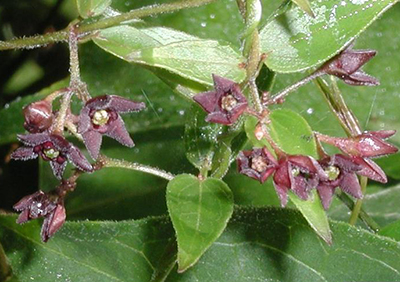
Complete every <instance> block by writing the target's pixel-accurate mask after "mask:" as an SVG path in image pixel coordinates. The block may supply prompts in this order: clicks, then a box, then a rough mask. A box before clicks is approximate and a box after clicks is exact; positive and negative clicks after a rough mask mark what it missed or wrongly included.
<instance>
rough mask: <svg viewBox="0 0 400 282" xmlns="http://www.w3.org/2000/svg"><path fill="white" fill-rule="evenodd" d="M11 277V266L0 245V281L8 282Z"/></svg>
mask: <svg viewBox="0 0 400 282" xmlns="http://www.w3.org/2000/svg"><path fill="white" fill-rule="evenodd" d="M10 277H11V266H10V265H9V261H8V258H7V257H6V254H5V252H4V248H3V246H2V245H1V244H0V281H9V280H8V279H9V278H10Z"/></svg>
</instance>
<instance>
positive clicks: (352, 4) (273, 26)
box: [260, 0, 396, 73]
mask: <svg viewBox="0 0 400 282" xmlns="http://www.w3.org/2000/svg"><path fill="white" fill-rule="evenodd" d="M394 3H396V0H382V1H373V2H371V1H353V0H343V1H340V2H338V1H336V0H327V1H312V2H311V8H312V10H313V11H314V13H315V18H314V19H313V18H310V17H309V16H308V15H306V14H304V12H303V11H302V10H301V9H300V8H299V7H292V8H291V9H290V10H288V11H287V12H286V13H284V14H278V15H277V16H276V17H275V18H274V19H273V20H271V21H270V22H268V23H267V24H266V25H265V27H264V28H263V29H262V30H261V32H260V37H261V49H262V50H263V52H265V53H269V56H268V58H267V60H266V64H267V66H268V67H269V68H271V69H272V70H274V71H276V72H284V73H287V72H298V71H301V70H305V69H309V68H312V67H314V66H317V65H319V64H321V63H323V62H325V61H326V60H328V59H329V58H331V57H333V56H334V55H335V54H337V53H338V52H339V51H340V50H342V49H343V48H345V46H346V45H348V44H349V43H350V42H351V41H352V40H353V39H354V38H355V37H357V36H358V35H359V34H360V33H361V32H362V31H364V30H365V29H366V28H367V27H368V26H369V25H370V24H371V23H372V22H374V21H375V20H376V19H377V18H378V17H379V16H380V15H381V14H382V13H383V12H384V11H386V10H387V9H389V8H390V7H391V6H392V5H393V4H394Z"/></svg>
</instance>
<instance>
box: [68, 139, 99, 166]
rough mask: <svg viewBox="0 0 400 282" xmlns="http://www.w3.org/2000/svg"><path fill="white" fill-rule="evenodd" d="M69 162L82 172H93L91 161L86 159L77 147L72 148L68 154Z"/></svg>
mask: <svg viewBox="0 0 400 282" xmlns="http://www.w3.org/2000/svg"><path fill="white" fill-rule="evenodd" d="M67 157H68V160H69V161H70V162H71V163H72V164H73V165H74V166H75V167H77V168H79V169H80V170H82V171H87V172H92V171H93V167H92V165H91V164H90V163H89V161H88V160H87V159H86V158H85V156H84V155H83V154H82V152H81V151H80V150H79V149H78V148H77V147H75V146H73V145H72V146H71V149H70V150H69V152H68V154H67Z"/></svg>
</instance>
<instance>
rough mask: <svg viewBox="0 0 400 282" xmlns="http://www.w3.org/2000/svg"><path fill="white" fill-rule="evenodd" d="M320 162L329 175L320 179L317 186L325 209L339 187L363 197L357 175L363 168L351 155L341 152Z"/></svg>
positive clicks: (358, 197)
mask: <svg viewBox="0 0 400 282" xmlns="http://www.w3.org/2000/svg"><path fill="white" fill-rule="evenodd" d="M319 163H320V165H321V166H322V168H323V169H324V170H325V173H326V174H327V176H328V179H325V180H323V181H320V182H319V184H318V186H317V190H318V194H319V197H320V198H321V202H322V205H323V206H324V208H325V209H328V208H329V206H330V204H331V201H332V197H333V194H334V192H335V189H336V188H337V187H340V189H342V190H343V191H344V192H346V193H347V194H350V195H351V196H353V197H355V198H357V199H360V198H362V196H363V195H362V192H361V186H360V183H359V182H358V178H357V175H356V173H358V172H359V171H360V170H361V166H360V165H358V164H356V163H355V162H354V161H353V160H352V158H351V157H347V156H344V155H341V154H337V155H333V156H326V157H325V158H323V159H322V160H320V161H319Z"/></svg>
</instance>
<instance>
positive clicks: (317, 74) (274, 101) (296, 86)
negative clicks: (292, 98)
mask: <svg viewBox="0 0 400 282" xmlns="http://www.w3.org/2000/svg"><path fill="white" fill-rule="evenodd" d="M322 75H324V73H323V72H320V71H317V72H314V73H312V74H310V75H309V76H306V77H305V78H303V79H301V80H299V81H298V82H296V83H295V84H292V85H290V86H288V87H286V88H285V89H283V90H282V91H280V92H279V93H277V94H275V95H274V96H273V97H272V98H271V100H270V101H266V104H277V103H281V102H282V101H283V100H284V99H285V98H286V96H287V95H289V94H290V93H291V92H293V91H295V90H297V89H299V88H300V87H302V86H303V85H306V84H307V83H309V82H310V81H311V80H313V79H316V78H317V77H320V76H322Z"/></svg>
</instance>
